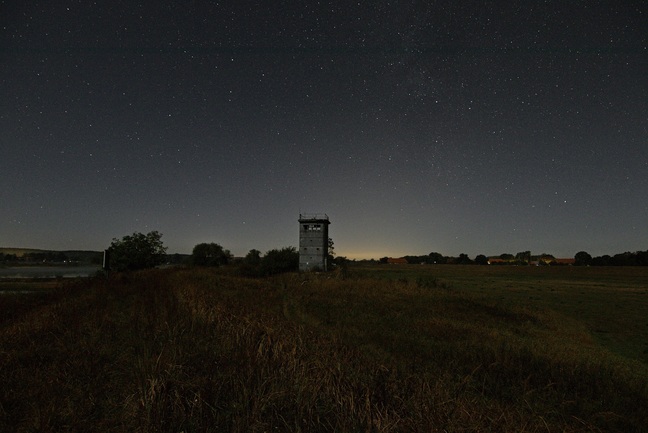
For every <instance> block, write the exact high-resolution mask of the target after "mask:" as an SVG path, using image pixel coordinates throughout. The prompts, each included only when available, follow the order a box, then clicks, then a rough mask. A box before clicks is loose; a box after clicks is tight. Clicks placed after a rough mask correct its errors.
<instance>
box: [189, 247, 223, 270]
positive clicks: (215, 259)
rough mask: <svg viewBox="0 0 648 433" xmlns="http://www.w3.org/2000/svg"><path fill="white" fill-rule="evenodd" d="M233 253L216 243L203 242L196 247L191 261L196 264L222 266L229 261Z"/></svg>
mask: <svg viewBox="0 0 648 433" xmlns="http://www.w3.org/2000/svg"><path fill="white" fill-rule="evenodd" d="M231 256H232V255H231V254H230V252H229V251H227V250H224V249H223V247H221V246H220V245H218V244H216V243H213V242H212V243H209V244H208V243H202V244H198V245H196V246H195V247H194V249H193V251H192V253H191V263H193V264H194V265H196V266H220V265H226V264H227V263H229V261H230V258H231Z"/></svg>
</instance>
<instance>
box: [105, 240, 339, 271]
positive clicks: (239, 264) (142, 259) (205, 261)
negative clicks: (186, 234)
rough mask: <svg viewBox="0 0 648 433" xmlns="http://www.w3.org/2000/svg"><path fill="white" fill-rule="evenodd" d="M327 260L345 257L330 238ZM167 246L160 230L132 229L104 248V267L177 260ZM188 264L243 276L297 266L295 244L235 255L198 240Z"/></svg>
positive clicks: (136, 267) (335, 261)
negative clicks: (230, 270)
mask: <svg viewBox="0 0 648 433" xmlns="http://www.w3.org/2000/svg"><path fill="white" fill-rule="evenodd" d="M328 245H329V260H330V263H333V264H334V265H335V264H338V265H339V264H343V263H344V262H345V261H346V258H344V257H334V256H335V253H334V251H333V250H334V248H333V240H332V239H330V238H329V241H328ZM166 250H167V247H165V246H164V243H163V242H162V234H161V233H160V232H158V231H152V232H149V233H147V234H143V233H138V232H135V233H133V234H132V235H127V236H124V237H122V238H121V239H117V238H114V239H113V240H112V243H111V244H110V247H109V248H108V249H107V250H106V256H107V263H106V264H105V265H106V267H107V268H108V269H110V270H114V271H120V272H121V271H134V270H139V269H146V268H152V267H156V266H159V265H162V264H165V263H170V262H173V263H176V264H177V263H178V260H177V259H175V260H173V261H170V260H168V259H169V257H168V256H167V254H166ZM184 264H186V265H191V266H201V267H204V266H210V267H218V266H225V265H228V266H231V267H232V268H233V269H234V270H235V271H238V272H239V273H240V274H241V275H245V276H268V275H275V274H279V273H283V272H293V271H297V270H298V269H299V252H298V251H297V249H296V248H295V247H291V246H288V247H283V248H275V249H271V250H269V251H267V252H266V253H265V254H262V253H261V251H259V250H257V249H251V250H250V251H248V253H247V254H246V255H245V257H243V258H240V259H236V258H234V256H233V255H232V253H231V252H230V251H229V250H227V249H225V248H223V246H221V245H220V244H217V243H215V242H210V243H206V242H204V243H200V244H197V245H196V246H194V248H193V251H192V253H191V256H190V257H189V258H188V260H187V261H186V262H185V263H184Z"/></svg>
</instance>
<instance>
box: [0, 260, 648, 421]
mask: <svg viewBox="0 0 648 433" xmlns="http://www.w3.org/2000/svg"><path fill="white" fill-rule="evenodd" d="M646 281H648V270H647V269H645V268H577V267H509V266H501V267H498V266H490V267H488V266H458V265H439V266H436V265H434V266H415V265H371V266H369V265H367V266H361V265H352V266H351V268H350V269H349V270H348V272H336V273H328V274H296V273H295V274H284V275H280V276H275V277H269V278H243V277H240V276H238V275H237V273H236V269H235V268H228V267H225V268H220V269H183V268H177V269H166V270H149V271H142V272H137V273H132V274H114V275H111V276H110V277H109V278H103V277H101V278H94V279H77V280H74V281H64V280H59V281H57V282H56V287H55V288H50V290H46V291H43V293H37V294H29V295H19V294H13V295H12V294H5V295H0V314H2V315H1V316H0V317H2V319H1V320H0V353H1V354H0V431H16V432H27V431H30V432H31V431H42V432H46V431H53V432H54V431H56V432H60V431H75V432H76V431H79V432H81V431H114V432H122V431H129V432H130V431H135V432H223V431H224V432H271V431H272V432H274V431H279V432H288V431H291V432H460V431H481V432H487V431H492V432H645V431H646V426H647V425H648V410H647V409H648V285H647V283H646Z"/></svg>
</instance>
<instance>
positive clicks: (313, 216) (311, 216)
mask: <svg viewBox="0 0 648 433" xmlns="http://www.w3.org/2000/svg"><path fill="white" fill-rule="evenodd" d="M299 219H300V220H326V221H328V219H329V217H328V215H327V214H325V213H300V214H299Z"/></svg>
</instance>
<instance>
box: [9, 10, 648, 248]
mask: <svg viewBox="0 0 648 433" xmlns="http://www.w3.org/2000/svg"><path fill="white" fill-rule="evenodd" d="M0 20H1V21H0V31H1V33H0V176H1V181H0V246H4V247H25V248H42V249H59V250H69V249H89V250H101V249H104V248H106V247H108V246H109V244H110V242H111V240H112V238H121V237H122V236H124V235H127V234H131V233H133V232H135V231H138V232H143V233H147V232H149V231H151V230H158V231H160V232H161V233H162V234H163V237H162V240H163V241H164V243H165V245H166V246H168V248H169V249H168V252H169V253H176V252H178V253H190V252H191V250H192V248H193V246H194V245H196V244H197V243H201V242H216V243H219V244H221V245H222V246H223V247H224V248H227V249H229V250H231V252H232V253H234V254H235V255H245V253H246V252H247V251H248V250H250V249H252V248H255V249H258V250H261V251H262V252H265V251H267V250H269V249H272V248H279V247H283V246H296V245H298V235H299V225H298V222H297V220H298V218H299V214H300V212H302V213H327V214H328V215H329V217H330V219H331V226H330V235H331V237H332V238H333V240H334V242H335V250H336V252H337V253H338V255H343V256H347V257H349V258H380V257H382V256H394V257H398V256H402V255H405V254H428V253H430V252H433V251H435V252H440V253H442V254H444V255H458V254H460V253H466V254H468V255H469V256H471V257H474V256H475V255H477V254H485V255H499V254H502V253H512V254H515V253H517V252H519V251H525V250H531V251H532V253H534V254H540V253H550V254H553V255H555V256H556V257H573V256H574V254H575V253H576V252H578V251H581V250H585V251H587V252H589V253H590V254H592V255H602V254H616V253H620V252H624V251H637V250H645V249H648V42H647V39H648V36H647V35H648V24H647V23H648V3H647V2H645V1H644V0H637V1H622V0H616V1H612V0H611V1H596V0H591V1H566V0H559V1H507V2H503V1H502V2H495V1H479V2H478V1H432V0H429V1H411V2H407V1H396V0H392V1H380V0H378V1H361V2H357V1H339V2H330V1H308V0H300V1H276V0H274V1H245V0H236V1H235V0H231V1H220V2H218V1H201V0H194V1H177V2H167V1H148V2H142V1H130V0H128V1H126V0H111V1H71V0H59V1H57V0H48V1H21V0H6V1H1V0H0Z"/></svg>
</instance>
